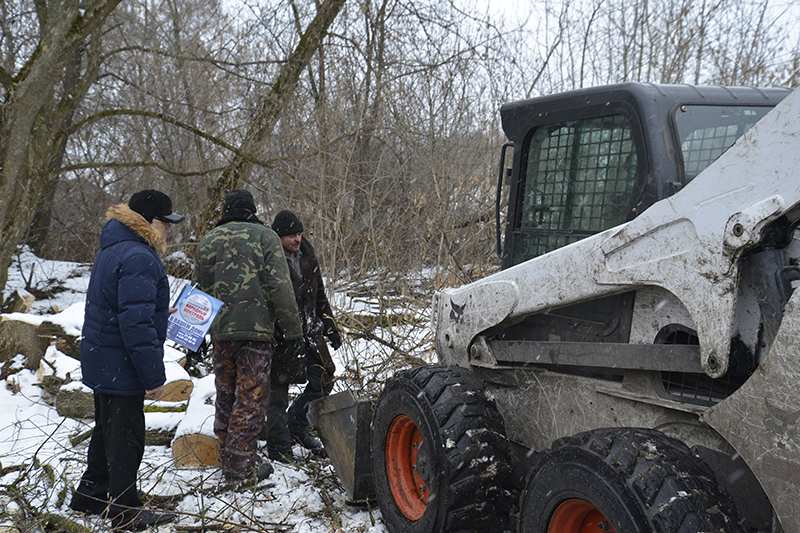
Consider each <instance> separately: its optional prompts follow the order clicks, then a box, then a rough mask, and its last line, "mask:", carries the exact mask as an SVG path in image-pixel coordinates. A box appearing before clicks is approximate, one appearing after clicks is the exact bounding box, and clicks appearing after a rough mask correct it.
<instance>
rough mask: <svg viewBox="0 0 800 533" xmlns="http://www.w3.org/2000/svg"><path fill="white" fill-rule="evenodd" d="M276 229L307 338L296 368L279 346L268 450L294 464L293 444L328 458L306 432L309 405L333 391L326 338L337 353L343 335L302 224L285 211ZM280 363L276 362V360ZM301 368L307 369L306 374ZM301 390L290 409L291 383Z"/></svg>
mask: <svg viewBox="0 0 800 533" xmlns="http://www.w3.org/2000/svg"><path fill="white" fill-rule="evenodd" d="M272 229H273V230H274V231H275V233H277V234H278V236H279V237H280V238H281V246H282V247H283V251H284V253H285V254H286V261H287V263H288V264H289V267H290V268H289V271H290V274H291V276H292V285H293V287H294V294H295V297H296V298H297V307H298V308H299V309H300V318H301V319H302V321H303V334H304V338H305V355H306V358H305V361H304V362H302V363H303V364H302V366H300V367H299V368H298V365H297V360H296V358H293V357H292V354H289V355H287V356H283V355H282V354H283V352H284V351H285V346H284V345H283V344H280V343H279V344H278V345H277V346H276V347H275V352H276V359H277V360H279V361H281V362H282V363H283V364H282V365H281V367H276V370H275V372H273V377H272V390H273V394H272V399H271V401H270V406H269V410H268V413H267V449H268V451H269V456H270V458H271V459H273V460H277V461H283V462H294V461H296V458H295V457H294V454H293V453H292V441H294V442H297V443H298V444H300V445H301V446H303V447H304V448H306V449H308V450H310V451H311V452H312V453H314V454H316V455H324V453H325V450H324V448H323V447H322V443H321V442H320V441H319V439H317V438H316V437H314V436H313V435H312V434H311V433H310V432H309V430H308V426H309V423H308V418H306V414H307V412H308V404H309V403H310V402H312V401H314V400H316V399H319V398H322V397H323V396H327V395H328V394H330V392H331V390H332V389H333V375H334V373H335V372H336V365H334V363H333V359H332V358H331V354H330V352H329V351H328V346H327V344H326V343H325V337H328V340H329V341H330V343H331V346H332V347H333V349H334V350H338V349H339V347H340V346H341V345H342V339H341V335H340V334H339V330H338V329H337V328H336V323H335V322H334V320H333V311H332V310H331V305H330V303H329V302H328V298H327V296H325V285H324V283H323V281H322V272H321V271H320V268H319V261H317V257H316V254H315V253H314V248H313V247H312V246H311V243H309V242H308V240H307V239H304V238H303V224H302V223H301V222H300V219H299V218H297V215H295V214H294V213H292V212H291V211H281V212H280V213H278V214H277V215H276V216H275V219H274V221H273V222H272ZM276 365H277V362H276ZM303 370H305V371H304V372H303ZM306 379H307V380H308V384H307V385H306V387H305V389H304V390H303V392H302V393H301V394H300V396H298V397H297V398H296V399H295V401H294V402H293V403H292V406H291V407H289V410H288V412H287V410H286V408H287V406H288V404H289V384H290V383H304V382H305V381H306Z"/></svg>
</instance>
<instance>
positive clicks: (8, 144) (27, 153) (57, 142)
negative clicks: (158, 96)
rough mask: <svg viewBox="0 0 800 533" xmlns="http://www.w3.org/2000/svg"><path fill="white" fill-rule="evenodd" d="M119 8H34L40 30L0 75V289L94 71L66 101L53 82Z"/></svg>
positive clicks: (105, 0)
mask: <svg viewBox="0 0 800 533" xmlns="http://www.w3.org/2000/svg"><path fill="white" fill-rule="evenodd" d="M120 2H121V0H95V1H94V2H83V3H81V2H79V1H78V0H64V1H61V2H58V1H55V0H52V1H49V2H48V1H45V0H40V1H37V2H35V5H36V13H37V17H38V22H39V30H40V34H39V44H38V47H37V48H36V51H35V52H34V53H33V54H31V56H30V57H29V58H28V59H27V61H26V62H25V64H24V65H23V66H22V68H21V69H20V70H19V72H16V73H10V72H7V71H5V70H3V69H0V82H2V83H3V85H4V89H5V94H6V97H5V100H4V101H3V105H2V112H1V114H0V164H2V168H1V169H0V287H4V286H5V283H6V281H7V279H8V267H9V266H10V265H11V259H12V256H13V254H14V251H15V249H16V247H17V244H19V243H20V242H21V240H22V238H23V236H24V235H25V234H26V232H27V231H28V228H29V227H30V223H31V220H32V218H33V215H34V211H35V209H36V205H37V203H38V202H39V199H40V196H41V194H42V192H43V191H44V190H46V189H47V187H48V185H49V183H50V181H51V180H52V177H53V175H54V173H53V168H52V166H51V165H52V164H53V163H54V162H55V161H57V159H58V151H59V148H60V147H62V145H63V142H64V141H65V139H64V134H63V130H62V127H63V124H64V120H65V119H66V118H67V117H69V116H70V115H71V113H72V112H73V111H74V109H75V108H76V107H77V105H78V104H79V103H80V102H81V101H82V99H83V97H84V96H85V94H86V91H88V88H89V86H90V85H91V82H92V81H93V79H92V77H93V76H94V74H95V73H96V70H94V69H92V68H89V69H87V72H86V73H85V75H84V78H83V79H81V80H79V81H78V82H77V83H76V84H75V86H74V88H75V90H73V91H70V92H68V93H67V92H64V91H58V90H57V89H58V85H59V82H60V80H62V78H63V77H64V71H65V68H66V67H67V66H68V65H69V64H70V63H71V62H73V63H72V64H74V58H75V54H77V53H79V50H80V47H81V46H82V45H83V43H84V42H85V41H86V40H87V38H88V37H89V36H90V35H91V34H92V33H93V32H94V31H95V30H97V29H98V28H99V27H100V26H101V25H102V23H103V22H104V21H105V19H106V17H108V15H109V14H110V13H111V12H112V11H113V10H114V8H116V6H117V5H118V4H119V3H120ZM96 39H99V36H96ZM90 67H91V64H90ZM87 76H88V77H89V78H88V79H87V78H86V77H87Z"/></svg>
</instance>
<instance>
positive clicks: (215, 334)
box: [193, 189, 303, 481]
mask: <svg viewBox="0 0 800 533" xmlns="http://www.w3.org/2000/svg"><path fill="white" fill-rule="evenodd" d="M193 277H194V281H195V282H196V283H197V287H198V288H199V289H200V290H202V291H205V292H207V293H208V294H210V295H212V296H214V297H215V298H217V299H219V300H221V301H222V302H223V303H224V305H223V306H222V309H221V310H220V313H219V315H218V316H217V319H216V320H215V322H214V324H213V325H212V326H211V340H212V342H213V345H214V350H213V361H214V363H213V364H214V374H215V385H216V389H217V399H216V404H215V407H216V415H215V419H214V433H215V434H216V436H217V439H218V440H219V447H220V454H221V459H222V468H223V471H224V474H225V478H226V480H227V481H239V480H245V479H252V478H255V479H257V480H259V481H260V480H261V479H264V478H266V477H268V476H269V475H270V474H271V473H272V465H270V464H269V462H265V461H264V460H263V459H261V458H260V457H258V456H257V454H256V447H257V444H258V442H257V436H258V434H259V433H260V431H261V429H262V428H263V425H264V416H265V414H266V409H267V403H268V401H269V393H270V387H269V383H270V366H271V361H272V354H273V344H274V342H275V326H276V323H277V325H278V326H279V327H280V330H281V331H282V332H283V335H284V337H285V338H286V339H288V340H289V341H290V342H293V343H294V344H297V345H299V344H300V342H302V337H303V329H302V325H301V322H300V317H299V314H298V310H297V303H296V301H295V297H294V292H293V290H292V282H291V280H290V277H289V268H288V266H287V264H286V258H285V256H284V254H283V248H282V247H281V242H280V239H278V236H277V235H276V234H275V232H274V231H272V230H271V229H270V228H269V227H267V226H265V225H264V224H263V223H262V222H261V221H260V220H259V219H258V218H257V217H256V206H255V202H254V200H253V196H252V195H251V194H250V193H249V192H248V191H246V190H243V189H234V190H232V191H231V192H229V193H228V194H227V195H226V197H225V204H224V206H223V215H222V218H221V219H220V221H219V222H217V225H216V227H215V228H214V229H213V230H211V231H210V232H209V233H208V234H207V235H206V236H205V237H203V239H202V241H201V242H200V245H199V246H198V248H197V255H196V258H195V268H194V276H193Z"/></svg>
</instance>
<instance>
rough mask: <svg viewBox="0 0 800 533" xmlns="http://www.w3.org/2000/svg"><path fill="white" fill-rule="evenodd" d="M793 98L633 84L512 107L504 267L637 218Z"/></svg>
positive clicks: (773, 92) (506, 120) (776, 92)
mask: <svg viewBox="0 0 800 533" xmlns="http://www.w3.org/2000/svg"><path fill="white" fill-rule="evenodd" d="M787 94H789V90H788V89H756V88H746V87H744V88H743V87H736V88H729V87H699V86H688V85H653V84H643V83H624V84H618V85H611V86H605V87H594V88H590V89H581V90H576V91H571V92H567V93H561V94H558V95H553V96H544V97H539V98H532V99H528V100H522V101H519V102H514V103H510V104H506V105H504V106H503V107H502V108H501V110H500V113H501V118H502V124H503V129H504V131H505V133H506V136H507V137H508V139H509V141H510V143H509V145H507V146H513V147H514V152H513V162H512V165H511V168H510V174H508V175H507V177H508V178H509V183H510V191H509V203H508V212H507V216H506V226H505V244H504V246H503V247H502V251H501V250H500V239H499V235H498V253H499V255H500V257H501V260H502V267H503V268H508V267H510V266H513V265H516V264H519V263H522V262H524V261H526V260H528V259H531V258H533V257H537V256H539V255H543V254H545V253H547V252H550V251H552V250H555V249H557V248H560V247H562V246H565V245H568V244H570V243H573V242H575V241H578V240H580V239H582V238H584V237H587V236H590V235H594V234H595V233H599V232H601V231H604V230H606V229H609V228H612V227H614V226H617V225H619V224H622V223H623V222H626V221H629V220H631V219H633V218H634V217H636V216H637V215H638V214H640V213H642V212H643V211H644V210H645V209H647V208H648V207H650V206H651V205H652V204H654V203H655V202H657V201H659V200H661V199H663V198H665V197H667V196H670V195H672V194H674V193H675V192H677V191H678V190H680V189H681V188H682V187H683V186H684V185H686V184H687V183H688V182H689V181H691V180H692V178H694V177H695V176H697V175H698V174H699V173H700V172H701V171H702V170H703V169H705V168H706V167H707V166H708V165H710V164H711V163H712V162H713V161H714V160H715V159H716V158H717V157H719V156H720V155H721V154H722V153H723V152H724V151H725V150H726V149H727V148H728V147H729V146H731V145H732V144H733V143H734V142H735V141H736V139H738V138H739V137H740V136H741V135H742V134H744V133H745V132H746V131H747V130H748V129H749V128H750V127H752V126H753V124H755V123H756V122H757V121H758V120H759V119H760V118H761V117H763V116H764V115H765V114H766V113H767V112H768V111H769V110H770V109H771V108H772V107H773V106H775V105H776V104H777V103H778V102H779V101H780V100H782V99H783V98H784V97H785V96H786V95H787ZM506 149H507V148H505V147H504V153H503V154H502V155H503V157H501V160H503V159H504V157H505V155H506V152H505V150H506ZM505 172H507V171H505V170H504V169H501V180H502V178H503V176H504V173H505ZM498 192H499V191H498ZM499 197H500V195H499V194H498V199H499ZM498 204H499V200H498ZM497 207H498V212H499V211H500V209H499V207H500V206H499V205H498V206H497ZM499 228H500V225H498V232H499V231H500V229H499Z"/></svg>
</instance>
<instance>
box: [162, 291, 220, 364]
mask: <svg viewBox="0 0 800 533" xmlns="http://www.w3.org/2000/svg"><path fill="white" fill-rule="evenodd" d="M175 307H177V308H178V310H177V311H176V312H174V313H171V314H170V315H169V323H168V325H167V338H168V339H172V340H173V341H175V342H177V343H179V344H182V345H184V346H186V347H187V348H189V349H190V350H192V351H197V349H198V348H199V347H200V344H201V343H202V342H203V339H204V338H205V336H206V333H208V330H209V328H211V324H213V323H214V319H215V318H216V317H217V313H219V310H220V308H221V307H222V302H221V301H220V300H217V299H216V298H214V297H213V296H209V295H208V294H206V293H204V292H203V291H201V290H198V289H196V288H195V287H193V286H190V285H184V287H183V289H182V290H181V293H180V295H179V296H178V301H177V302H176V303H175Z"/></svg>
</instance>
